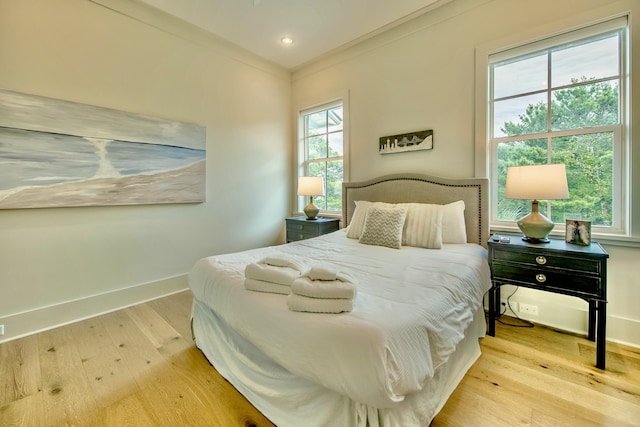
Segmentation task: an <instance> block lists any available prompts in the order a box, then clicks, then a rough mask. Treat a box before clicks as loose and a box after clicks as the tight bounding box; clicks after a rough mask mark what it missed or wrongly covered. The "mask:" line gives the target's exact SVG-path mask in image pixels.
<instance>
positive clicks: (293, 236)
mask: <svg viewBox="0 0 640 427" xmlns="http://www.w3.org/2000/svg"><path fill="white" fill-rule="evenodd" d="M312 237H318V234H315V233H301V232H299V231H291V230H287V241H288V242H297V241H298V240H305V239H310V238H312Z"/></svg>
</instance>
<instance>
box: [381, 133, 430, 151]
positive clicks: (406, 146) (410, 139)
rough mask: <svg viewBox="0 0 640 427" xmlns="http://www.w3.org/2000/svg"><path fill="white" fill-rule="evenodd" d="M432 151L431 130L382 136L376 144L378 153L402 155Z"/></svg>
mask: <svg viewBox="0 0 640 427" xmlns="http://www.w3.org/2000/svg"><path fill="white" fill-rule="evenodd" d="M431 149H433V130H423V131H419V132H411V133H403V134H400V135H389V136H383V137H382V138H380V140H379V142H378V153H380V154H390V153H402V152H405V151H419V150H431Z"/></svg>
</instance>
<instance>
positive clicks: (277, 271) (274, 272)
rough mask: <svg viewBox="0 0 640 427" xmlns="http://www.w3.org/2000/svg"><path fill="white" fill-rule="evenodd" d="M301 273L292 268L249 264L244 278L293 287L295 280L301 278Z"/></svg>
mask: <svg viewBox="0 0 640 427" xmlns="http://www.w3.org/2000/svg"><path fill="white" fill-rule="evenodd" d="M300 274H301V273H300V271H299V270H296V269H293V268H291V267H276V266H273V265H269V264H263V263H251V264H247V266H246V267H245V269H244V276H245V277H246V278H247V279H255V280H262V281H263V282H272V283H277V284H280V285H287V286H291V284H292V283H293V281H294V280H296V279H297V278H298V277H300Z"/></svg>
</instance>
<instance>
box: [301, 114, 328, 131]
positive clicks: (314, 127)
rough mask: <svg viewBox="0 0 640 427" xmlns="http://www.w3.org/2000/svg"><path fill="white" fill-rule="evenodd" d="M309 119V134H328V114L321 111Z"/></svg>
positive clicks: (311, 115) (307, 117) (310, 115)
mask: <svg viewBox="0 0 640 427" xmlns="http://www.w3.org/2000/svg"><path fill="white" fill-rule="evenodd" d="M306 119H307V134H308V135H318V134H321V133H326V132H327V112H326V110H325V111H319V112H317V113H313V114H309V115H308V116H306Z"/></svg>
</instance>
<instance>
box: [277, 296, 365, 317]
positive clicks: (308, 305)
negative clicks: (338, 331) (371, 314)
mask: <svg viewBox="0 0 640 427" xmlns="http://www.w3.org/2000/svg"><path fill="white" fill-rule="evenodd" d="M287 307H289V310H291V311H305V312H309V313H342V312H345V311H351V310H353V300H352V299H348V298H344V299H343V298H309V297H304V296H302V295H296V294H289V295H287Z"/></svg>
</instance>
